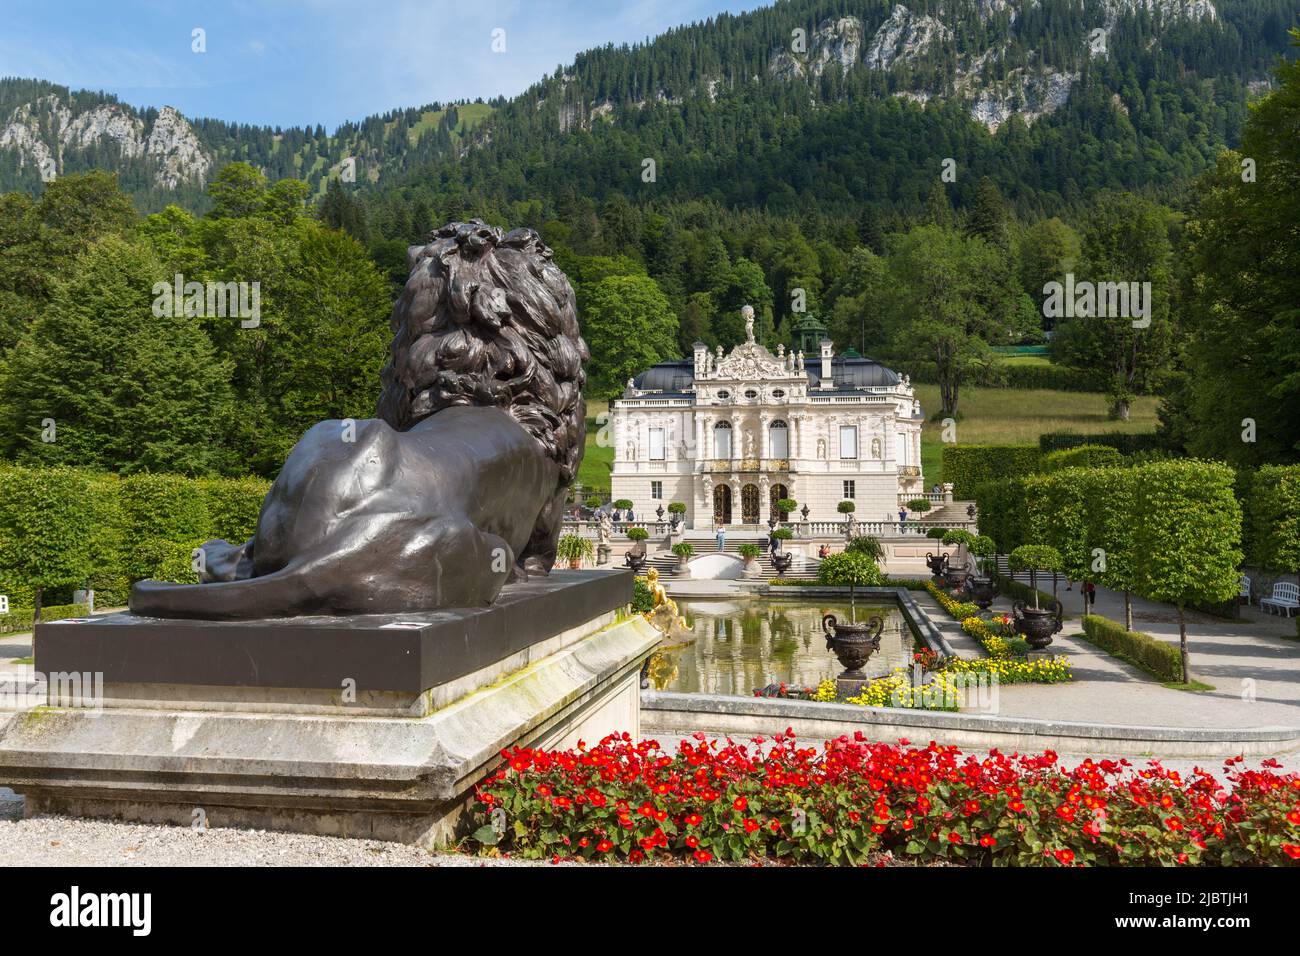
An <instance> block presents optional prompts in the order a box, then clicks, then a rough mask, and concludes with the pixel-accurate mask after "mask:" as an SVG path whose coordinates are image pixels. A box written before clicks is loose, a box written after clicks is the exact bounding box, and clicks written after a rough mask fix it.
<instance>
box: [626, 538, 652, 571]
mask: <svg viewBox="0 0 1300 956" xmlns="http://www.w3.org/2000/svg"><path fill="white" fill-rule="evenodd" d="M648 537H650V532H649V531H647V530H646V529H645V528H628V529H627V539H628V540H629V541H631V542H632V547H631V548H629V549H628V551H627V554H626V555H625V556H624V557H623V563H624V564H626V565H627V566H628V567H629V568H631V569H632V570H633V571H636V572H640V571H641V569H642V568H644V567H645V542H646V538H648Z"/></svg>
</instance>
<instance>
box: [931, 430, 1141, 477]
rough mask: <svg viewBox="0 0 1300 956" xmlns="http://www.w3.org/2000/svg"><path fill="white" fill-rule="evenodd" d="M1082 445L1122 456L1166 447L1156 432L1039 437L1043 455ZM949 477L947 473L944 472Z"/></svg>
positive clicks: (1044, 434) (1060, 433)
mask: <svg viewBox="0 0 1300 956" xmlns="http://www.w3.org/2000/svg"><path fill="white" fill-rule="evenodd" d="M1080 445H1106V446H1107V447H1109V448H1114V449H1115V450H1116V451H1118V452H1119V453H1120V454H1121V455H1136V454H1138V453H1139V452H1152V451H1162V450H1164V446H1163V445H1162V444H1161V442H1160V436H1159V435H1157V434H1156V433H1155V432H1136V433H1130V432H1103V433H1101V434H1098V435H1078V434H1075V433H1074V432H1044V433H1043V434H1041V435H1039V436H1038V449H1039V451H1041V452H1042V453H1043V454H1047V453H1048V452H1049V451H1064V450H1065V449H1067V448H1078V447H1079V446H1080ZM944 475H945V476H946V475H947V472H946V471H945V472H944Z"/></svg>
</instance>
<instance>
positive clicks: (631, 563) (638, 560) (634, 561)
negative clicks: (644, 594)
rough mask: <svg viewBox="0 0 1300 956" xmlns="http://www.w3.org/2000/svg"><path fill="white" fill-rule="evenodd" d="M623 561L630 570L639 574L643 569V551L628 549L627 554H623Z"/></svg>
mask: <svg viewBox="0 0 1300 956" xmlns="http://www.w3.org/2000/svg"><path fill="white" fill-rule="evenodd" d="M623 563H624V564H625V565H627V566H628V567H629V568H630V569H631V570H632V573H633V574H640V573H641V572H642V571H644V570H645V552H644V551H636V550H633V551H629V552H628V553H627V554H625V555H623Z"/></svg>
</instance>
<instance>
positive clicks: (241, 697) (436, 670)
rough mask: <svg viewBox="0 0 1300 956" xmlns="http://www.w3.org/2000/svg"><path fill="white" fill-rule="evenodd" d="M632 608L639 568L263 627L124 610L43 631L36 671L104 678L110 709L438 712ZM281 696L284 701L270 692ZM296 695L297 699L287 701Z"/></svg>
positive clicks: (568, 574)
mask: <svg viewBox="0 0 1300 956" xmlns="http://www.w3.org/2000/svg"><path fill="white" fill-rule="evenodd" d="M631 600H632V575H631V573H629V572H627V571H623V570H609V571H556V572H555V573H554V574H552V575H551V576H550V577H547V578H537V579H534V580H531V581H527V582H523V583H519V584H512V585H509V586H507V587H506V588H504V589H503V590H502V591H501V594H500V596H499V597H498V599H497V601H496V603H494V604H492V605H491V606H489V607H482V608H457V609H450V610H439V611H428V612H423V613H409V614H367V615H356V616H351V617H293V618H278V619H266V620H253V621H199V620H177V619H163V618H151V617H140V616H137V615H134V614H131V613H128V612H123V613H120V614H110V615H105V616H102V617H95V618H81V619H73V620H63V621H54V622H51V623H49V624H41V625H39V626H38V627H37V630H36V641H35V668H36V670H37V671H38V672H40V673H42V674H49V673H58V672H76V673H94V674H102V675H103V684H104V686H105V689H106V692H105V697H106V700H105V703H106V705H108V706H114V705H116V704H117V703H118V702H119V701H122V700H129V701H140V700H163V699H171V698H174V697H175V696H176V695H175V692H174V691H173V690H171V689H174V688H185V689H186V690H185V695H184V696H185V697H186V699H207V700H209V701H212V702H215V701H218V700H228V701H231V702H255V701H264V700H267V699H273V700H277V701H278V702H280V703H283V704H293V705H298V706H311V702H315V703H316V704H318V705H324V706H329V705H333V704H338V705H346V706H348V708H349V710H350V712H351V713H353V714H356V713H359V712H363V711H373V710H374V708H375V707H376V706H378V707H379V708H380V709H382V710H386V711H391V710H392V709H393V708H397V709H399V710H402V711H405V710H406V709H407V708H408V707H411V706H421V707H422V709H423V710H424V711H426V712H427V711H429V710H431V709H433V708H434V707H436V706H437V705H438V703H439V698H443V699H442V700H441V702H442V703H446V702H447V701H446V700H445V697H446V695H445V694H433V695H427V694H426V692H428V691H431V690H434V689H436V688H442V687H447V686H448V685H452V686H453V687H454V686H455V685H456V682H457V681H458V680H460V679H462V678H465V677H467V676H469V675H474V674H481V673H482V672H483V671H484V670H485V669H493V670H497V671H498V672H500V670H501V668H500V665H501V663H502V662H507V664H508V663H509V662H511V661H512V660H514V659H516V658H517V656H518V655H520V654H521V653H524V652H527V651H528V650H529V649H530V648H536V647H538V646H539V645H543V646H546V645H549V644H550V643H553V642H555V641H556V639H557V638H562V636H563V635H565V634H567V633H569V632H571V631H572V630H573V629H575V628H584V627H587V626H588V625H589V623H590V622H593V621H596V620H598V619H599V618H601V616H602V615H610V614H612V613H613V612H614V610H615V609H616V608H619V607H622V606H623V605H626V604H628V602H630V601H631ZM531 656H536V655H535V654H533V655H531ZM272 688H274V689H275V691H276V692H277V693H274V694H268V693H267V691H268V689H272ZM288 691H295V692H296V693H282V692H288ZM354 695H355V696H356V697H357V698H358V699H355V700H349V699H347V698H349V697H352V696H354ZM421 695H424V696H425V697H426V699H425V700H423V702H422V703H421V702H420V700H419V698H420V697H421Z"/></svg>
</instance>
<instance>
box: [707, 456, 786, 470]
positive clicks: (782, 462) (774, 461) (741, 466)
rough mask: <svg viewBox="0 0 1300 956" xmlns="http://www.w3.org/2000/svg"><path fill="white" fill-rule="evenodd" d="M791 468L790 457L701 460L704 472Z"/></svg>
mask: <svg viewBox="0 0 1300 956" xmlns="http://www.w3.org/2000/svg"><path fill="white" fill-rule="evenodd" d="M789 470H790V459H788V458H710V459H706V460H705V461H701V462H700V471H702V472H730V471H789Z"/></svg>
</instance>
